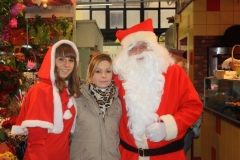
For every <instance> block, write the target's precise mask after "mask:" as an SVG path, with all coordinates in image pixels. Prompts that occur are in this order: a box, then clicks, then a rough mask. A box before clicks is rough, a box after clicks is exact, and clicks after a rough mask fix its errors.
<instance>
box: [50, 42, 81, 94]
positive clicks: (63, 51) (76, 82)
mask: <svg viewBox="0 0 240 160" xmlns="http://www.w3.org/2000/svg"><path fill="white" fill-rule="evenodd" d="M76 54H77V53H76V52H75V50H74V49H73V48H72V46H71V45H69V44H61V45H59V46H58V47H57V48H56V52H55V58H58V57H70V58H73V59H74V68H73V71H72V73H70V74H69V76H68V77H67V78H65V79H62V78H61V77H60V76H59V73H58V71H57V67H55V69H54V73H55V77H56V81H55V83H56V86H57V88H58V89H59V91H60V92H62V91H63V89H64V88H65V87H66V86H67V87H68V91H69V93H70V96H74V97H75V98H77V97H79V96H80V94H81V92H80V89H79V88H80V77H79V72H78V66H77V64H78V63H77V61H76V56H77V55H76ZM65 80H67V81H68V85H67V84H66V82H65Z"/></svg>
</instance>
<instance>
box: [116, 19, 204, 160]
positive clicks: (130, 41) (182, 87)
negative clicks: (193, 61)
mask: <svg viewBox="0 0 240 160" xmlns="http://www.w3.org/2000/svg"><path fill="white" fill-rule="evenodd" d="M116 36H117V38H118V39H119V40H120V42H121V45H122V49H123V50H122V52H120V53H119V54H118V55H117V57H116V58H115V60H114V62H113V71H114V73H115V74H116V75H117V76H116V77H115V78H114V81H115V84H116V85H117V86H118V88H119V96H120V99H121V102H122V108H123V115H122V119H121V122H120V138H121V141H120V152H121V159H122V160H130V159H131V160H137V159H139V160H159V159H163V160H176V159H177V160H184V159H186V158H185V154H184V151H183V137H184V135H185V133H186V131H187V129H188V128H189V127H190V126H192V125H193V124H194V122H196V121H197V119H198V118H199V116H200V114H201V112H202V108H203V105H202V103H201V101H200V99H199V97H198V94H197V92H196V90H195V88H194V87H193V85H192V83H191V81H190V80H189V78H188V76H187V74H186V72H185V71H184V70H183V69H182V68H181V67H179V66H178V65H175V64H174V60H173V58H172V57H171V55H170V54H169V52H168V51H167V49H166V48H165V47H163V46H161V45H159V44H158V42H157V38H156V35H155V34H154V32H153V27H152V20H151V19H148V20H146V21H144V22H142V23H140V24H137V25H135V26H133V27H131V28H129V29H126V30H119V31H117V33H116Z"/></svg>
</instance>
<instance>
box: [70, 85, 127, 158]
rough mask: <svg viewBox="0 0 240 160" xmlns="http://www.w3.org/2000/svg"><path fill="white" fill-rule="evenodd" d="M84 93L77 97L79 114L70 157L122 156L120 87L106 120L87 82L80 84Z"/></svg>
mask: <svg viewBox="0 0 240 160" xmlns="http://www.w3.org/2000/svg"><path fill="white" fill-rule="evenodd" d="M81 92H82V95H81V96H80V97H79V98H77V99H76V102H77V118H76V126H75V131H74V133H73V136H72V142H71V148H70V156H71V160H119V159H120V153H119V141H120V139H119V123H120V118H121V116H122V108H121V102H120V100H119V98H118V90H116V93H115V95H114V100H113V102H112V105H111V106H110V107H109V108H108V110H107V112H106V113H105V119H104V120H103V118H102V115H101V111H100V109H99V106H98V104H97V102H96V100H95V99H94V98H93V96H91V94H90V91H89V89H88V86H87V85H86V84H82V85H81Z"/></svg>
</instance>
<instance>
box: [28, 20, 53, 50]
mask: <svg viewBox="0 0 240 160" xmlns="http://www.w3.org/2000/svg"><path fill="white" fill-rule="evenodd" d="M29 36H30V39H31V44H32V45H35V46H39V45H47V44H48V42H49V40H50V26H49V25H48V24H46V23H45V22H44V21H43V20H42V18H41V16H39V15H36V16H35V19H31V20H30V23H29Z"/></svg>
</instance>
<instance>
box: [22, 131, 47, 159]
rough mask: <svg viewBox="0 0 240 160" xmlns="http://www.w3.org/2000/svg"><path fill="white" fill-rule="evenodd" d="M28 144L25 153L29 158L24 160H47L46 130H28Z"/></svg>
mask: <svg viewBox="0 0 240 160" xmlns="http://www.w3.org/2000/svg"><path fill="white" fill-rule="evenodd" d="M28 131H29V134H28V144H27V152H28V154H26V155H28V156H29V157H26V159H34V160H48V154H47V147H46V138H47V135H48V131H47V129H44V128H39V127H34V128H30V127H29V128H28Z"/></svg>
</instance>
